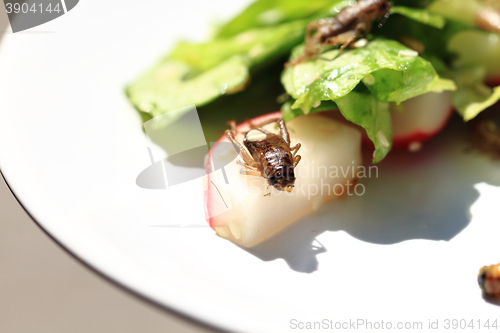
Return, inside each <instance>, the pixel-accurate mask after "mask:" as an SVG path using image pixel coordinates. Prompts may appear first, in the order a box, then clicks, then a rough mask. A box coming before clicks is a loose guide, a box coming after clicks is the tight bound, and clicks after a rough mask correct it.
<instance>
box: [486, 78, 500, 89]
mask: <svg viewBox="0 0 500 333" xmlns="http://www.w3.org/2000/svg"><path fill="white" fill-rule="evenodd" d="M486 84H487V85H489V86H490V87H497V86H500V75H497V76H494V77H491V78H489V79H487V80H486Z"/></svg>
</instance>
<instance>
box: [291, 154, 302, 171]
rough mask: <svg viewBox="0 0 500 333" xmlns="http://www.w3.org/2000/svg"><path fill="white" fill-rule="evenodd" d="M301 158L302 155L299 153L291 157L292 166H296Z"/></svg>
mask: <svg viewBox="0 0 500 333" xmlns="http://www.w3.org/2000/svg"><path fill="white" fill-rule="evenodd" d="M301 159H302V157H300V155H297V156H295V157H294V158H293V167H294V168H295V167H296V166H297V164H299V162H300V160H301Z"/></svg>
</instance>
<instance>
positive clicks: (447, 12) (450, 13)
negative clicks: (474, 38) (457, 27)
mask: <svg viewBox="0 0 500 333" xmlns="http://www.w3.org/2000/svg"><path fill="white" fill-rule="evenodd" d="M481 8H484V3H482V2H481V1H478V0H436V1H434V2H433V3H432V4H430V5H429V7H428V8H427V9H428V10H429V11H430V12H431V13H434V14H437V15H442V16H444V17H445V18H447V19H450V20H454V21H458V22H462V23H464V24H467V25H469V26H474V18H475V15H476V13H477V12H478V10H480V9H481Z"/></svg>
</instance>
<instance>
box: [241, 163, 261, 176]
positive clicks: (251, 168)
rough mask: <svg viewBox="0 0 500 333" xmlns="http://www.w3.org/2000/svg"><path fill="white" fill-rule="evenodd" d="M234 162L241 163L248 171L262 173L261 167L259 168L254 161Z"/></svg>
mask: <svg viewBox="0 0 500 333" xmlns="http://www.w3.org/2000/svg"><path fill="white" fill-rule="evenodd" d="M236 164H238V165H241V166H243V167H245V168H246V169H248V170H250V171H256V172H259V174H260V175H262V168H260V167H259V165H258V164H257V163H255V161H254V162H253V163H252V165H248V164H247V163H245V162H242V161H241V160H237V161H236Z"/></svg>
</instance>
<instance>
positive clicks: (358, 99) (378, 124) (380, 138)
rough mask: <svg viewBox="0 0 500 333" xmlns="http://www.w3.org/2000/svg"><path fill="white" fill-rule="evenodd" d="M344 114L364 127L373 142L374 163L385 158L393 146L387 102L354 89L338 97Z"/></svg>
mask: <svg viewBox="0 0 500 333" xmlns="http://www.w3.org/2000/svg"><path fill="white" fill-rule="evenodd" d="M335 102H336V104H337V105H338V107H339V110H340V112H341V113H342V115H343V116H344V117H345V118H346V119H347V120H349V121H351V122H353V123H354V124H356V125H359V126H361V127H363V128H364V129H365V131H366V134H367V135H368V138H369V139H370V140H371V141H372V142H373V144H374V146H375V151H374V152H373V163H378V162H380V161H382V160H383V159H384V157H385V156H386V155H387V154H388V153H389V151H390V150H391V147H392V128H391V114H390V112H389V106H388V104H387V103H381V102H380V101H378V100H377V99H376V98H375V97H374V96H373V95H372V94H370V93H369V92H368V93H361V92H357V91H352V92H351V93H349V94H348V95H345V96H343V97H340V98H339V99H337V100H336V101H335Z"/></svg>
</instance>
